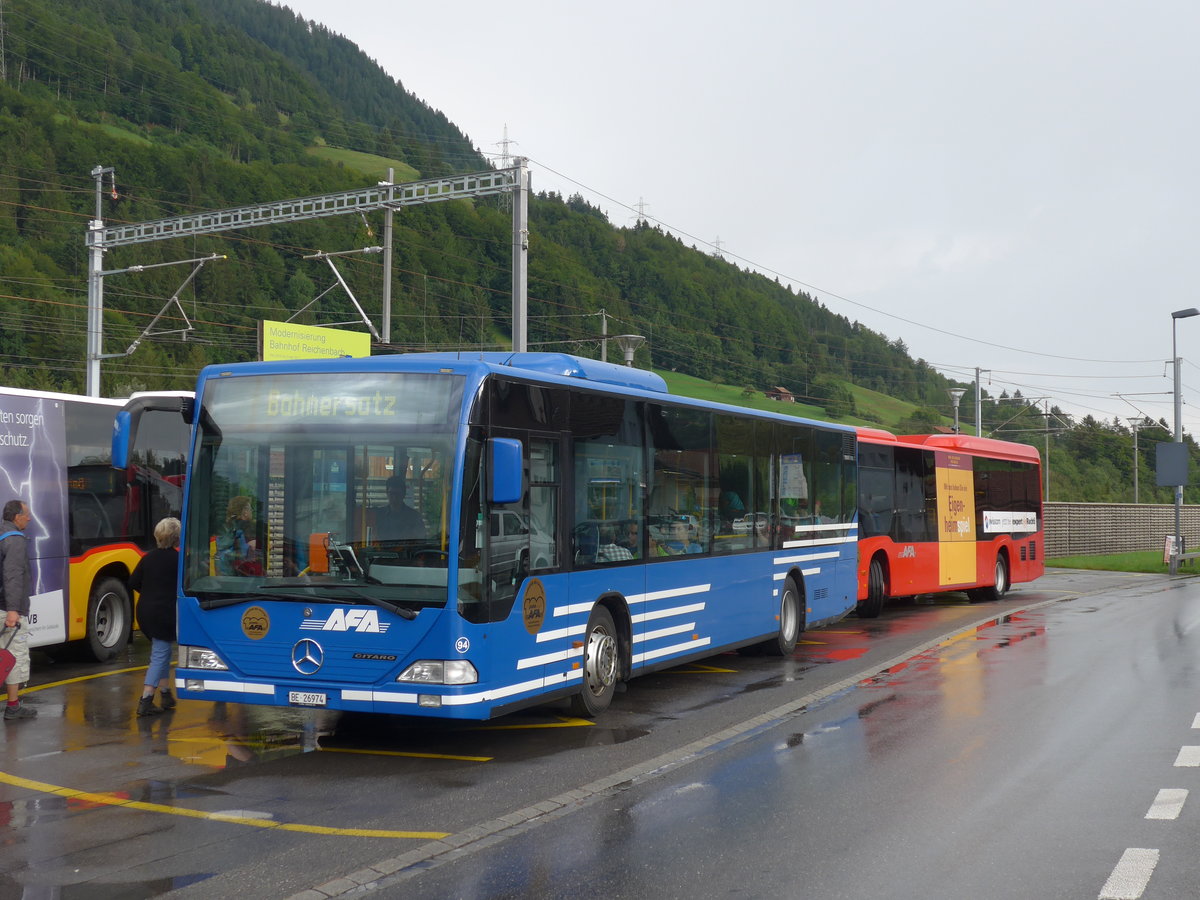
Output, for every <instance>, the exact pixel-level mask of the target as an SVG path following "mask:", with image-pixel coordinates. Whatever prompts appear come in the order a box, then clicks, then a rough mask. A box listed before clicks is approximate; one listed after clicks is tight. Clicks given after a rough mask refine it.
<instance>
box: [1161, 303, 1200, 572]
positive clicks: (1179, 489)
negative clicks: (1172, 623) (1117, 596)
mask: <svg viewBox="0 0 1200 900" xmlns="http://www.w3.org/2000/svg"><path fill="white" fill-rule="evenodd" d="M1192 316H1200V309H1196V308H1195V307H1192V308H1190V309H1177V310H1175V312H1173V313H1171V362H1172V364H1173V365H1174V367H1175V443H1177V444H1182V443H1183V418H1182V416H1183V394H1182V393H1181V390H1180V384H1179V380H1180V376H1179V351H1178V350H1177V349H1176V343H1175V323H1176V322H1177V321H1178V320H1180V319H1190V318H1191V317H1192ZM1182 506H1183V485H1182V484H1177V485H1175V534H1174V535H1173V539H1172V541H1171V563H1170V567H1169V570H1170V574H1171V575H1174V574H1175V573H1176V572H1178V571H1179V555H1180V554H1181V553H1182V552H1183V547H1182V546H1181V545H1182V543H1183V540H1182V536H1181V535H1180V534H1179V531H1180V528H1179V510H1180V507H1182Z"/></svg>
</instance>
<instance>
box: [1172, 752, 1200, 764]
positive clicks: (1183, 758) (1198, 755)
mask: <svg viewBox="0 0 1200 900" xmlns="http://www.w3.org/2000/svg"><path fill="white" fill-rule="evenodd" d="M1175 765H1176V766H1187V767H1188V768H1192V769H1194V768H1196V767H1197V766H1200V747H1180V748H1179V755H1178V756H1176V757H1175Z"/></svg>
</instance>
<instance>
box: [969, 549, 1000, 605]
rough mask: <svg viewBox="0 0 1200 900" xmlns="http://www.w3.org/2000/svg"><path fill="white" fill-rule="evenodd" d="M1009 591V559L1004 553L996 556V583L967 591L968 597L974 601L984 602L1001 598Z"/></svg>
mask: <svg viewBox="0 0 1200 900" xmlns="http://www.w3.org/2000/svg"><path fill="white" fill-rule="evenodd" d="M1007 593H1008V560H1007V559H1005V558H1004V555H1003V554H997V556H996V577H995V583H994V584H992V585H991V586H990V587H982V588H976V589H975V590H973V591H967V597H968V599H970V601H971V602H972V603H983V602H986V601H990V600H1000V599H1001V598H1003V597H1004V595H1005V594H1007Z"/></svg>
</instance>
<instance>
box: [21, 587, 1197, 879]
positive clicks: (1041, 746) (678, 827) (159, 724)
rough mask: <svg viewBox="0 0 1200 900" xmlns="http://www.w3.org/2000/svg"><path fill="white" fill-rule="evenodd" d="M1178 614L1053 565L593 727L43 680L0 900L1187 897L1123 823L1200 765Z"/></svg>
mask: <svg viewBox="0 0 1200 900" xmlns="http://www.w3.org/2000/svg"><path fill="white" fill-rule="evenodd" d="M1081 594H1082V596H1080V595H1081ZM1020 610H1027V611H1025V612H1021V613H1020V614H1019V615H1017V616H1016V617H1010V616H1011V614H1012V613H1014V612H1016V611H1020ZM1193 620H1196V621H1200V583H1197V582H1195V581H1194V580H1192V579H1184V580H1180V581H1177V582H1175V583H1173V584H1168V583H1167V581H1166V579H1163V578H1157V577H1153V576H1122V575H1111V574H1107V575H1106V574H1087V573H1078V572H1054V573H1051V574H1049V575H1047V576H1046V577H1045V578H1043V579H1042V580H1040V581H1039V582H1037V583H1036V584H1035V585H1030V586H1024V587H1022V588H1021V589H1020V590H1017V591H1014V592H1013V593H1012V594H1010V595H1009V597H1008V598H1007V599H1006V600H1004V601H1002V602H1000V603H995V604H983V605H970V604H967V603H966V602H965V601H964V600H963V598H961V597H947V598H942V599H939V600H937V601H933V602H915V603H914V602H910V603H907V604H897V605H895V606H891V607H889V608H887V609H886V610H885V612H884V614H883V616H882V617H881V618H880V619H878V620H875V621H859V620H857V619H855V618H850V619H847V620H845V621H843V622H842V623H839V624H838V625H835V626H831V627H830V628H827V629H822V630H818V631H814V632H811V633H809V634H807V635H806V636H805V637H806V643H804V644H803V645H802V646H801V647H800V648H799V649H798V650H797V653H796V654H795V656H794V658H792V659H789V660H784V661H780V660H777V659H776V660H771V659H763V658H753V657H741V656H738V655H734V654H728V655H723V656H718V657H713V658H711V659H709V660H705V661H704V662H703V663H702V664H701V665H693V666H687V667H681V668H679V669H675V670H670V671H667V672H663V673H658V674H655V675H652V676H647V677H645V678H642V679H638V680H636V681H634V682H632V683H631V684H630V686H629V689H628V691H626V692H625V693H624V694H621V695H619V696H618V697H617V700H616V702H615V703H614V706H613V708H612V709H611V710H610V711H609V712H608V713H607V714H606V715H605V716H604V717H603V718H602V719H601V720H600V721H599V722H597V723H595V724H591V723H587V722H582V721H578V720H572V719H570V718H569V716H568V715H567V714H566V711H565V709H564V708H562V707H547V708H542V709H538V710H533V711H530V712H527V713H522V714H519V715H517V716H513V717H510V718H507V719H502V720H499V721H497V722H494V723H486V724H482V725H479V724H448V723H437V722H427V721H424V720H420V721H414V720H403V719H390V718H382V717H370V716H338V715H333V714H328V713H320V712H313V711H294V712H293V711H279V710H268V709H263V708H257V707H228V708H221V707H220V706H219V705H214V704H210V703H199V702H190V701H184V702H181V704H180V707H179V709H178V710H176V711H175V712H174V713H172V714H170V715H167V716H162V717H158V718H155V719H141V720H138V719H136V718H135V717H133V715H132V712H133V707H134V705H135V703H136V696H137V693H138V687H137V686H138V684H139V683H140V680H141V677H140V676H141V674H142V671H141V670H140V668H139V667H140V666H142V665H144V663H145V654H146V647H145V645H144V644H142V643H141V642H138V643H136V644H135V645H134V647H133V648H132V650H131V653H130V655H129V656H127V657H126V658H124V659H122V660H119V661H117V662H116V663H114V664H111V665H109V666H106V667H94V666H93V667H90V668H88V667H81V666H78V665H72V664H64V663H51V662H49V661H48V660H45V659H35V664H34V685H33V687H34V690H32V691H31V692H30V693H29V694H28V699H29V701H30V702H31V703H34V704H36V705H37V706H38V707H39V710H40V712H41V715H40V716H39V718H38V720H37V721H36V722H30V723H19V724H9V725H7V726H6V727H5V729H4V733H3V738H2V739H3V744H2V745H0V824H2V825H4V826H5V827H4V829H3V831H2V832H0V833H3V835H4V837H3V838H0V872H4V873H5V874H4V875H0V898H8V897H34V896H36V897H57V898H71V897H89V898H93V897H114V898H116V897H121V898H137V897H151V896H158V895H161V894H163V893H167V892H171V891H174V892H175V894H176V895H177V896H179V897H197V898H199V897H229V896H234V895H237V896H240V897H242V898H246V900H252V898H258V897H264V898H265V897H286V896H290V895H300V896H303V897H305V898H310V897H311V898H316V897H318V896H322V895H335V896H337V895H346V896H352V895H355V894H361V893H364V892H370V893H371V894H372V895H373V896H386V897H443V896H444V897H510V896H511V897H516V896H523V897H525V896H535V895H536V896H547V897H552V896H567V895H568V894H569V895H572V896H578V895H579V894H580V893H581V892H583V893H585V894H589V895H590V894H598V893H604V894H607V895H609V896H612V897H626V896H628V897H634V896H638V897H641V896H646V895H652V896H678V897H684V896H689V897H695V896H722V895H737V896H763V897H768V896H813V897H883V896H896V897H900V896H913V897H915V896H922V897H943V896H944V897H962V896H971V897H989V896H995V897H1018V896H1020V897H1033V896H1055V897H1058V896H1061V897H1077V896H1078V897H1085V896H1086V897H1098V896H1101V893H1102V888H1103V887H1104V884H1105V882H1106V880H1107V879H1109V877H1110V875H1111V874H1112V873H1113V872H1114V868H1115V867H1117V863H1118V860H1119V859H1120V858H1121V856H1122V854H1123V852H1124V851H1125V850H1126V849H1128V848H1139V849H1157V850H1159V857H1158V863H1157V865H1156V866H1155V867H1154V868H1153V869H1152V874H1151V876H1150V877H1149V879H1148V881H1149V885H1150V887H1149V890H1150V891H1153V890H1165V889H1166V887H1165V886H1167V885H1174V886H1176V887H1179V886H1181V885H1183V886H1187V887H1188V890H1189V892H1190V893H1195V888H1196V887H1197V886H1198V885H1200V864H1193V863H1191V858H1192V857H1193V856H1194V855H1195V854H1194V853H1182V851H1181V852H1180V854H1179V855H1178V858H1176V856H1174V855H1173V854H1172V841H1178V842H1179V844H1180V846H1181V847H1182V846H1185V845H1186V841H1187V840H1188V838H1189V837H1190V838H1192V843H1193V844H1194V836H1195V831H1194V826H1193V828H1192V831H1191V834H1190V835H1187V834H1185V833H1184V832H1185V831H1186V830H1187V819H1188V809H1187V807H1186V805H1185V806H1184V812H1183V813H1182V815H1181V816H1180V818H1179V819H1178V820H1175V821H1173V824H1174V826H1175V828H1174V832H1172V831H1171V828H1170V827H1169V823H1166V822H1164V821H1159V820H1154V821H1148V820H1145V819H1144V818H1143V816H1144V815H1145V813H1146V807H1148V806H1149V805H1150V803H1151V801H1152V800H1153V799H1154V798H1155V796H1156V793H1155V792H1156V791H1157V790H1159V789H1160V788H1167V789H1170V788H1175V789H1180V788H1186V786H1187V785H1186V784H1184V783H1183V782H1185V781H1186V780H1187V779H1186V778H1185V779H1182V780H1181V783H1180V784H1174V781H1176V780H1180V779H1178V778H1176V779H1172V777H1171V776H1173V775H1176V774H1177V773H1178V774H1183V775H1188V774H1195V771H1196V770H1195V769H1191V770H1189V769H1186V768H1179V767H1174V766H1173V765H1172V763H1173V761H1174V759H1175V755H1176V753H1178V752H1179V749H1180V747H1181V746H1183V745H1186V744H1187V743H1188V740H1189V739H1192V741H1193V743H1196V744H1200V732H1196V734H1195V737H1194V738H1192V735H1191V734H1190V733H1189V732H1190V731H1191V726H1192V719H1193V716H1194V715H1195V713H1196V712H1197V710H1200V700H1196V701H1194V700H1192V698H1193V697H1196V696H1197V694H1196V691H1195V688H1196V686H1197V685H1196V684H1195V678H1196V673H1195V671H1194V669H1195V660H1196V659H1197V658H1198V656H1197V652H1196V651H1197V650H1198V649H1200V648H1197V647H1196V646H1194V642H1195V636H1194V635H1193V634H1192V628H1191V624H1192V621H1193ZM914 651H916V652H918V654H919V655H917V656H916V657H914V656H913V653H914ZM884 670H886V671H884ZM75 678H83V679H84V680H78V681H73V680H71V679H75ZM864 679H866V680H864ZM1193 707H1194V708H1193ZM1198 752H1200V751H1198ZM1164 754H1165V755H1166V757H1167V759H1166V762H1165V763H1162V759H1161V758H1162V757H1163V756H1164ZM1151 782H1154V783H1155V784H1157V785H1158V786H1157V787H1155V788H1154V789H1153V790H1151V788H1150V784H1151ZM1147 791H1148V792H1149V793H1148V795H1147ZM1143 800H1144V802H1143ZM1139 806H1140V807H1142V808H1138V807H1139ZM1148 825H1149V826H1150V827H1149V828H1147V826H1148ZM1154 826H1158V828H1157V830H1156V828H1155V827H1154ZM1184 858H1186V859H1187V863H1186V864H1185V863H1184V862H1183V860H1184ZM1189 866H1190V870H1189ZM1145 868H1146V863H1145V862H1143V864H1142V869H1143V870H1144V869H1145ZM1117 874H1120V875H1121V876H1122V878H1124V877H1125V876H1126V875H1127V874H1128V873H1127V871H1126V870H1121V871H1120V872H1118V873H1117ZM347 876H350V877H347ZM356 881H366V882H368V885H367V886H366V887H363V888H355V882H356ZM317 887H321V888H322V890H321V891H320V893H318V892H315V891H313V890H312V889H314V888H317ZM801 888H802V890H801ZM989 892H990V893H989ZM1145 896H1147V897H1152V896H1162V897H1167V896H1181V894H1178V893H1176V894H1170V893H1159V894H1152V893H1150V892H1147V893H1146V894H1145Z"/></svg>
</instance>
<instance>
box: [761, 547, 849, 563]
mask: <svg viewBox="0 0 1200 900" xmlns="http://www.w3.org/2000/svg"><path fill="white" fill-rule="evenodd" d="M841 555H842V554H841V551H838V550H834V551H831V552H829V553H803V554H801V555H799V556H780V557H776V559H775V565H777V566H787V565H791V564H792V563H802V562H815V561H816V560H818V559H838V558H839V557H840V556H841Z"/></svg>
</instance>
